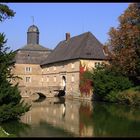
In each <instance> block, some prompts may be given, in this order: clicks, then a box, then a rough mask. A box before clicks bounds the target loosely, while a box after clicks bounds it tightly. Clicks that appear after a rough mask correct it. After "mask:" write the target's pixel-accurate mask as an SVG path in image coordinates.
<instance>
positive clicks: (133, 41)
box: [107, 3, 140, 78]
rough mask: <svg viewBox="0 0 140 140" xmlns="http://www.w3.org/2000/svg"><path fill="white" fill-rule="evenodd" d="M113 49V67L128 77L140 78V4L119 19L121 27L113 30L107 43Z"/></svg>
mask: <svg viewBox="0 0 140 140" xmlns="http://www.w3.org/2000/svg"><path fill="white" fill-rule="evenodd" d="M107 46H108V47H109V48H112V52H113V54H114V55H112V61H111V66H112V68H113V69H114V70H116V71H117V72H120V73H122V74H123V75H125V76H128V77H135V78H136V77H138V76H140V4H139V3H133V4H130V5H129V7H128V8H127V9H126V10H125V11H124V13H123V14H122V15H121V16H120V17H119V26H118V27H117V28H113V27H112V28H111V29H110V31H109V40H108V43H107Z"/></svg>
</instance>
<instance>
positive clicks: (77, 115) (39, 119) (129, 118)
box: [2, 98, 140, 137]
mask: <svg viewBox="0 0 140 140" xmlns="http://www.w3.org/2000/svg"><path fill="white" fill-rule="evenodd" d="M26 101H27V102H29V103H30V104H32V107H31V110H30V111H29V112H27V113H26V114H25V115H24V116H22V117H21V123H17V122H11V123H7V124H3V126H2V127H3V128H4V130H5V131H6V132H8V133H10V134H14V135H15V136H17V137H140V109H139V108H136V107H129V106H125V105H118V104H110V103H103V102H91V101H79V100H78V99H77V100H76V99H74V100H70V99H65V98H60V99H59V98H46V99H44V100H42V101H31V100H30V99H26Z"/></svg>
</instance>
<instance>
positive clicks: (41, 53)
mask: <svg viewBox="0 0 140 140" xmlns="http://www.w3.org/2000/svg"><path fill="white" fill-rule="evenodd" d="M51 52H52V50H50V49H48V48H45V47H43V46H41V45H39V44H27V45H25V46H24V47H22V48H20V49H18V50H16V56H15V58H14V61H15V62H16V63H18V64H41V63H42V61H44V59H46V58H47V56H48V55H49V53H51Z"/></svg>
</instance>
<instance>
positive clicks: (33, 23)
mask: <svg viewBox="0 0 140 140" xmlns="http://www.w3.org/2000/svg"><path fill="white" fill-rule="evenodd" d="M31 17H32V21H33V25H34V16H31Z"/></svg>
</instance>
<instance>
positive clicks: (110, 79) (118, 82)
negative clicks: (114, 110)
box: [92, 65, 133, 100]
mask: <svg viewBox="0 0 140 140" xmlns="http://www.w3.org/2000/svg"><path fill="white" fill-rule="evenodd" d="M92 78H93V82H94V94H96V95H97V96H99V98H100V99H101V100H105V97H106V96H107V95H109V94H112V95H113V96H114V98H115V95H114V94H115V93H116V92H118V91H123V90H125V89H128V88H130V87H132V85H133V84H132V82H131V81H130V80H129V79H128V78H127V77H125V76H122V75H121V74H118V73H115V72H114V71H111V70H110V69H109V68H107V67H105V65H101V66H98V67H97V68H96V69H94V70H93V73H92Z"/></svg>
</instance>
